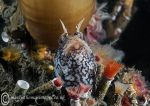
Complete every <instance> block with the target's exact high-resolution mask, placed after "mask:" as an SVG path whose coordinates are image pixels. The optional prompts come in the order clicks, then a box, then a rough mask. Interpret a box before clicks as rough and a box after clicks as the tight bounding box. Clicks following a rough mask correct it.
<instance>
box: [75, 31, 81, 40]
mask: <svg viewBox="0 0 150 106" xmlns="http://www.w3.org/2000/svg"><path fill="white" fill-rule="evenodd" d="M74 35H75V36H77V37H79V38H80V39H83V33H82V32H75V33H74Z"/></svg>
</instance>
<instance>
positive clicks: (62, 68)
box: [55, 35, 97, 87]
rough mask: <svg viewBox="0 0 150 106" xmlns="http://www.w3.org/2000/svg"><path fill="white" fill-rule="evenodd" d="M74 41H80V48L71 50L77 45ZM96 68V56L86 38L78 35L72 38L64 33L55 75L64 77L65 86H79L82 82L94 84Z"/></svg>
mask: <svg viewBox="0 0 150 106" xmlns="http://www.w3.org/2000/svg"><path fill="white" fill-rule="evenodd" d="M73 42H78V43H80V45H81V46H80V48H79V49H74V50H71V49H70V48H71V47H72V46H74V45H75V44H73ZM70 45H72V46H70ZM68 48H69V50H68V51H67V53H66V49H68ZM96 69H97V65H96V62H95V57H94V55H93V53H92V50H91V49H90V48H89V46H88V45H87V44H86V42H85V41H84V40H82V39H81V38H80V37H79V36H76V35H74V37H70V38H67V37H65V35H63V36H62V37H61V38H60V40H59V48H58V50H57V53H56V56H55V76H56V77H57V76H61V77H62V79H63V81H64V86H65V87H72V86H78V85H79V84H81V83H83V84H85V85H91V86H92V85H93V82H94V79H95V74H96ZM60 73H61V74H60Z"/></svg>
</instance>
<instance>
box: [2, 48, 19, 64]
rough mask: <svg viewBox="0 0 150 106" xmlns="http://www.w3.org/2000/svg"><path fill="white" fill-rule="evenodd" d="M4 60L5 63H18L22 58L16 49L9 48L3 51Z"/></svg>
mask: <svg viewBox="0 0 150 106" xmlns="http://www.w3.org/2000/svg"><path fill="white" fill-rule="evenodd" d="M2 58H3V59H4V60H5V61H10V62H12V61H17V60H18V59H19V58H20V52H19V50H18V49H16V48H14V47H7V48H3V49H2Z"/></svg>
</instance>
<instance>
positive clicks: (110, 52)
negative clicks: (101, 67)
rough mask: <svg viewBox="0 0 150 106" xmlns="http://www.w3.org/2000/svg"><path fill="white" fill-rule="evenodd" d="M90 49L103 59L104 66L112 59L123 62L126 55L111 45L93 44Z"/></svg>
mask: <svg viewBox="0 0 150 106" xmlns="http://www.w3.org/2000/svg"><path fill="white" fill-rule="evenodd" d="M90 47H91V49H92V51H93V52H94V54H96V56H98V57H99V58H100V59H101V61H102V62H103V64H105V62H106V61H108V60H110V59H112V60H116V61H121V60H122V59H123V57H124V53H123V52H122V51H120V50H116V49H114V48H113V47H112V46H111V45H101V44H98V43H95V44H91V45H90Z"/></svg>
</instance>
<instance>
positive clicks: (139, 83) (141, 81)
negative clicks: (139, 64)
mask: <svg viewBox="0 0 150 106" xmlns="http://www.w3.org/2000/svg"><path fill="white" fill-rule="evenodd" d="M127 70H128V72H126V73H125V74H124V75H123V77H122V80H123V82H124V83H131V84H132V86H133V88H134V90H135V91H136V94H137V96H142V95H147V93H148V89H147V86H146V82H145V78H144V77H143V76H142V75H141V72H140V71H138V70H135V69H133V68H128V69H127Z"/></svg>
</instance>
